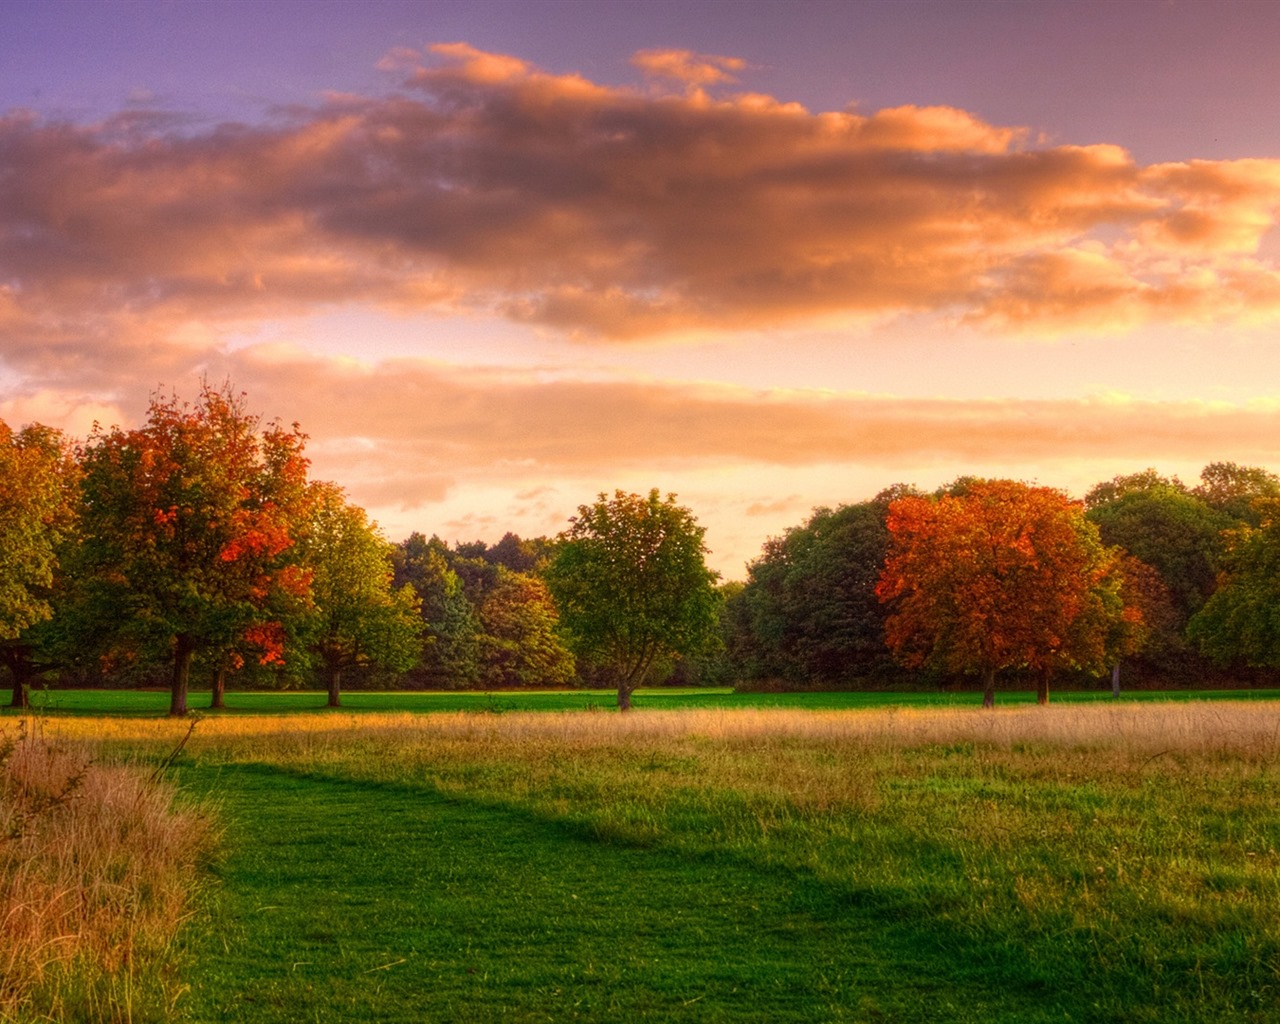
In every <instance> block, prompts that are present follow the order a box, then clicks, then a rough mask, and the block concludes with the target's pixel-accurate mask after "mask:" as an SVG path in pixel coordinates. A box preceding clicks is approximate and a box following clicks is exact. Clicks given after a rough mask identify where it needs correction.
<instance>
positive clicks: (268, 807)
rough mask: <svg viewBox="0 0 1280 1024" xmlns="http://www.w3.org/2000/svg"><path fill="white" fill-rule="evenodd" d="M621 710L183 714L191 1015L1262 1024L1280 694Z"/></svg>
mask: <svg viewBox="0 0 1280 1024" xmlns="http://www.w3.org/2000/svg"><path fill="white" fill-rule="evenodd" d="M95 696H98V697H100V696H102V695H100V694H99V695H95ZM245 696H247V695H245ZM357 696H358V695H353V696H352V699H353V702H354V701H355V700H356V699H357ZM368 696H369V697H371V698H372V697H375V696H380V695H368ZM415 696H418V697H424V698H425V695H415ZM440 696H441V697H442V699H443V698H445V697H449V695H440ZM457 696H458V695H453V696H452V697H450V698H449V699H456V697H457ZM705 696H706V695H704V697H705ZM818 696H819V697H820V698H822V697H834V696H836V695H818ZM881 696H883V695H881ZM965 696H966V697H972V696H973V695H965ZM311 697H312V698H314V697H315V695H311ZM232 699H233V700H234V699H235V698H234V696H233V698H232ZM499 699H507V698H505V697H504V698H499ZM643 699H644V698H642V701H643ZM672 699H675V698H674V696H673V697H672ZM510 700H511V701H512V704H513V705H514V702H515V699H514V698H510ZM595 702H596V704H597V706H603V705H604V704H605V701H604V699H603V698H602V697H600V696H599V695H597V696H596V698H595ZM639 706H640V707H641V708H642V710H639V711H637V712H636V713H635V714H632V715H630V716H626V717H619V716H617V715H614V714H605V713H591V712H589V711H586V712H584V711H576V712H542V713H537V714H533V713H527V712H522V711H518V710H513V709H509V708H508V709H504V708H502V707H501V706H497V707H494V706H492V705H488V706H486V705H484V704H481V705H479V707H478V709H477V710H479V711H485V710H486V709H487V710H505V711H506V713H502V714H491V713H476V712H475V711H471V712H444V711H442V712H441V713H439V714H434V715H421V714H411V713H385V712H383V713H379V712H374V711H360V712H328V713H323V714H294V715H279V714H277V715H262V714H252V713H250V712H249V711H247V710H240V711H237V712H230V713H227V714H225V715H222V716H217V717H209V718H206V719H204V720H202V721H200V722H199V724H198V725H197V726H196V728H195V731H194V733H193V734H192V736H191V738H190V741H189V743H188V744H187V746H186V747H185V748H184V750H183V752H182V754H181V755H180V757H179V758H178V760H177V762H176V764H175V766H174V767H173V768H172V769H170V771H169V775H170V778H171V779H173V780H176V781H177V782H178V783H179V784H180V786H181V788H182V791H183V792H184V793H186V794H187V796H188V798H190V799H196V800H199V801H203V802H211V803H213V804H215V805H216V807H217V817H218V819H219V820H220V822H221V825H222V828H223V829H224V837H223V842H222V852H221V854H220V856H219V858H218V859H217V860H216V862H215V863H214V864H213V866H212V869H211V872H212V877H211V879H210V881H209V882H208V884H207V885H206V886H205V887H204V888H203V890H202V896H201V904H200V913H199V914H198V915H197V917H196V919H195V920H193V921H192V922H191V923H190V924H189V926H188V927H187V929H186V931H185V933H184V935H185V939H184V949H183V950H182V955H181V957H180V961H181V962H180V968H181V972H182V977H183V979H184V981H185V984H187V985H189V986H190V988H189V991H188V992H187V993H186V995H185V996H184V997H183V998H182V999H180V1000H179V1003H178V1006H179V1008H180V1010H181V1011H182V1013H183V1014H184V1015H185V1017H186V1019H188V1020H192V1021H200V1022H204V1021H209V1022H212V1021H243V1020H253V1021H255V1022H263V1024H272V1022H279V1024H284V1022H290V1024H293V1022H301V1021H317V1022H338V1021H379V1022H397V1021H403V1022H410V1021H413V1022H417V1021H473V1020H475V1021H482V1020H499V1019H501V1020H514V1021H540V1020H557V1021H558V1020H633V1019H634V1020H662V1021H666V1020H675V1021H761V1022H764V1021H770V1022H773V1021H814V1020H833V1021H839V1020H847V1021H903V1022H911V1021H920V1022H925V1021H929V1022H948V1021H955V1022H959V1021H973V1022H994V1021H1010V1022H1012V1021H1019V1022H1024V1021H1032V1022H1035V1021H1044V1022H1049V1021H1117V1022H1118V1021H1160V1022H1177V1021H1188V1022H1189V1021H1206V1022H1207V1021H1222V1020H1228V1019H1230V1020H1239V1021H1276V1020H1280V913H1278V911H1280V870H1278V869H1280V854H1278V853H1277V850H1280V813H1278V812H1277V805H1278V802H1277V798H1278V797H1280V786H1278V777H1277V772H1278V770H1280V766H1278V763H1277V758H1278V756H1280V703H1274V702H1267V701H1263V702H1250V703H1245V702H1239V701H1221V702H1206V701H1191V702H1170V701H1163V702H1146V703H1138V702H1121V703H1114V702H1110V701H1108V702H1105V703H1099V702H1087V703H1078V704H1073V705H1067V704H1063V705H1060V706H1051V707H1049V708H1036V707H1025V706H1023V707H1010V708H1005V709H1001V710H997V711H996V712H995V713H982V712H980V711H977V710H974V709H972V708H969V707H950V708H948V707H935V708H930V707H916V708H912V707H904V706H894V707H889V708H880V709H875V708H868V709H864V710H857V711H850V710H825V711H824V710H794V709H790V710H789V709H769V708H763V709H760V708H757V709H751V708H746V707H738V708H734V707H722V708H708V707H704V708H700V709H699V708H695V709H690V710H682V711H672V710H663V709H661V708H654V707H652V706H651V707H650V710H647V711H646V710H643V707H644V704H643V703H641V704H640V705H639ZM3 727H4V725H3V722H0V728H3ZM43 728H44V730H45V732H46V734H47V735H48V736H49V737H51V738H55V739H58V740H59V741H62V740H65V741H66V742H69V743H72V744H90V745H92V746H93V747H94V749H96V750H97V752H98V757H99V758H100V759H112V758H115V757H119V756H131V757H140V758H142V759H143V760H144V761H146V762H149V761H154V760H156V759H158V758H160V757H161V756H163V754H165V753H167V752H168V751H170V750H171V749H172V748H173V747H174V745H175V744H176V742H177V741H178V739H180V738H181V736H182V734H183V733H184V732H185V731H186V729H187V726H186V724H185V723H177V722H169V721H165V720H163V719H143V718H133V717H126V716H123V715H121V716H118V717H114V718H102V717H89V716H82V715H75V714H69V715H55V716H51V717H48V718H46V719H44V720H43ZM135 1019H137V1018H135Z"/></svg>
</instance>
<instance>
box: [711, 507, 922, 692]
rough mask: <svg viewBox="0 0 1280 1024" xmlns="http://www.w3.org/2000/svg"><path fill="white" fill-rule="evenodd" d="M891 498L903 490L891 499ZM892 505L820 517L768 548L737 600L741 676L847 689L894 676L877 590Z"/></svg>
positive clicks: (752, 566) (749, 571) (749, 572)
mask: <svg viewBox="0 0 1280 1024" xmlns="http://www.w3.org/2000/svg"><path fill="white" fill-rule="evenodd" d="M893 493H894V495H896V496H902V495H905V494H906V493H908V491H907V489H899V490H898V491H895V492H893ZM889 502H890V498H889V495H888V493H886V495H885V496H884V497H879V496H878V497H877V498H876V499H875V500H873V501H867V502H862V503H859V504H856V505H842V506H841V507H840V508H838V509H835V510H832V509H827V508H820V509H816V510H815V511H814V513H813V515H812V516H811V517H810V518H809V519H808V521H807V522H805V523H804V524H803V525H801V526H796V527H793V528H791V529H790V530H788V531H787V532H786V533H785V534H784V535H783V536H781V537H776V538H771V539H770V540H768V541H767V542H766V543H765V546H764V550H763V551H762V553H761V555H760V557H759V558H758V559H756V560H755V561H753V562H752V563H751V564H750V565H749V566H748V568H747V582H746V586H745V587H744V588H743V590H742V593H741V595H740V596H739V597H736V598H735V602H741V606H742V610H741V612H740V613H738V614H737V615H736V616H735V619H736V621H739V622H741V623H742V625H743V626H744V627H745V630H744V635H740V636H738V637H736V638H735V639H734V640H733V641H731V645H736V653H735V658H736V659H737V660H738V662H739V667H740V669H741V671H742V672H743V674H744V676H746V677H747V678H754V679H764V680H782V681H785V682H789V683H792V684H809V683H814V682H817V683H825V684H828V685H831V684H840V685H851V684H854V683H856V682H859V681H862V680H865V679H866V678H868V677H872V676H884V675H886V674H888V673H889V672H891V671H892V659H891V658H890V656H889V652H888V650H887V649H886V647H885V643H884V619H885V610H884V607H883V605H882V604H881V603H880V602H879V600H877V598H876V582H877V580H878V579H879V577H880V571H881V569H882V568H883V566H884V559H885V554H886V553H887V551H888V547H889V531H888V529H887V528H886V526H885V516H886V515H887V514H888V508H889Z"/></svg>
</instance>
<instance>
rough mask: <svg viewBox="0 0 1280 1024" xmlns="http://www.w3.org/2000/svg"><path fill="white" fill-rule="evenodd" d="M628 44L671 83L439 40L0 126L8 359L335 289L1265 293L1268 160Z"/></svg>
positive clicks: (1039, 303)
mask: <svg viewBox="0 0 1280 1024" xmlns="http://www.w3.org/2000/svg"><path fill="white" fill-rule="evenodd" d="M636 63H637V66H639V67H640V68H641V69H642V70H644V71H645V72H646V73H648V74H650V75H653V76H657V77H660V78H666V79H667V80H670V81H673V82H676V83H677V90H678V91H676V92H662V91H660V90H659V91H656V92H655V91H642V90H637V89H626V88H617V87H606V86H601V85H598V84H595V83H592V82H590V81H588V80H586V79H584V78H582V77H581V76H576V75H553V74H549V73H546V72H543V71H540V70H538V69H537V68H535V67H533V66H531V65H530V64H528V63H527V62H525V61H522V60H519V59H517V58H515V57H510V56H505V55H501V54H489V53H483V52H481V51H478V50H476V49H474V48H472V47H470V46H467V45H466V44H463V43H451V44H442V45H438V46H435V47H432V48H431V50H430V51H429V52H428V53H427V54H425V55H424V54H421V53H418V52H416V51H412V50H407V49H401V50H397V51H395V52H393V53H392V54H389V55H388V57H387V58H386V60H385V61H384V62H383V67H384V68H386V69H387V70H388V71H389V73H394V74H398V75H400V76H401V78H402V81H403V83H404V87H405V89H406V90H407V91H406V92H404V93H399V94H392V95H389V96H385V97H372V98H369V97H365V98H361V97H352V96H345V97H335V98H333V99H331V100H330V101H329V102H328V103H327V104H326V105H323V106H321V107H319V108H317V109H314V110H310V111H302V112H294V113H293V114H292V115H291V119H290V120H287V121H281V122H277V123H273V124H268V125H264V126H258V127H245V126H222V127H218V128H215V129H212V130H197V129H193V128H191V127H190V126H183V125H181V124H180V123H175V122H172V121H169V120H164V119H159V120H156V119H154V118H153V119H146V118H143V119H137V118H128V117H123V116H122V117H121V118H120V119H117V120H116V121H113V122H110V123H107V124H102V125H97V126H72V125H65V124H49V123H44V122H41V121H38V120H35V119H33V118H31V117H29V116H26V115H11V116H9V117H7V118H4V119H3V120H0V283H2V284H0V287H2V288H3V292H2V294H0V299H2V301H0V317H2V319H3V323H4V324H5V327H4V329H5V330H6V331H13V332H15V333H14V335H13V336H11V338H8V339H6V342H7V344H6V353H7V354H8V355H9V357H10V358H11V359H13V358H19V356H20V355H21V354H22V353H25V354H26V357H27V358H34V352H35V350H36V348H37V346H33V345H28V344H24V343H23V342H22V340H21V339H20V338H19V337H18V336H19V335H25V334H31V333H33V332H35V333H42V334H43V335H45V336H46V339H47V337H48V336H49V335H50V334H52V335H54V336H56V337H57V338H60V339H61V340H62V343H63V344H65V345H68V346H75V345H78V344H82V343H83V339H84V337H85V335H86V334H87V333H90V332H92V333H94V334H96V335H98V336H99V337H102V336H110V335H111V334H112V332H113V331H114V332H115V333H116V334H122V333H124V332H126V331H131V332H132V331H136V330H142V331H144V332H145V331H146V330H147V329H148V325H150V327H151V328H152V329H153V330H154V331H155V332H164V331H167V330H170V329H171V328H172V326H173V325H174V324H175V323H178V322H181V321H183V320H198V321H200V322H203V323H218V322H223V321H233V320H238V319H253V318H261V317H264V316H279V315H286V314H290V313H297V312H303V311H307V310H311V309H314V308H316V307H317V306H328V305H337V304H346V303H361V304H369V305H374V306H379V307H382V308H388V309H395V310H398V311H405V310H414V309H437V310H439V309H448V310H454V311H458V310H462V311H474V312H479V313H484V314H496V315H499V316H505V317H509V318H511V319H513V320H518V321H522V322H529V323H534V324H542V325H546V326H548V327H551V328H554V329H557V330H561V331H565V332H568V333H571V334H573V335H575V336H578V337H581V338H585V339H590V338H597V337H598V338H606V339H609V338H612V339H625V338H637V337H645V336H653V335H661V334H671V333H673V332H681V331H690V330H693V331H699V332H707V331H732V330H738V329H744V328H747V329H753V328H762V327H769V326H772V325H778V324H784V323H795V322H803V321H806V320H810V319H813V318H826V319H830V318H832V317H835V318H839V317H842V316H848V317H853V316H860V315H867V314H871V315H893V314H897V313H917V312H925V313H934V314H941V315H943V316H948V317H953V316H954V317H961V318H964V319H966V320H967V321H969V322H977V323H990V324H992V325H994V326H996V327H999V328H1002V329H1006V328H1014V329H1017V330H1022V331H1030V332H1040V331H1058V330H1064V329H1077V328H1081V327H1083V328H1088V329H1100V330H1122V329H1127V328H1130V327H1133V326H1136V325H1140V324H1147V323H1159V322H1182V321H1192V322H1203V321H1205V320H1215V319H1218V320H1230V319H1233V318H1238V317H1246V318H1248V319H1250V320H1254V321H1256V320H1258V319H1266V318H1271V317H1274V316H1275V315H1276V313H1277V312H1280V306H1278V305H1277V292H1278V291H1280V289H1278V288H1277V282H1276V268H1275V266H1274V265H1273V263H1272V261H1271V260H1270V259H1269V258H1268V257H1266V256H1264V255H1262V254H1261V250H1260V246H1261V241H1262V238H1263V236H1264V235H1265V234H1266V232H1267V231H1269V230H1270V228H1271V227H1272V225H1273V224H1274V223H1275V213H1276V205H1277V202H1278V201H1280V161H1273V160H1241V161H1233V162H1211V161H1189V162H1187V163H1180V164H1163V165H1155V166H1151V167H1141V166H1138V165H1136V164H1134V162H1133V161H1132V160H1131V159H1130V157H1129V156H1128V154H1127V153H1125V151H1124V150H1122V149H1120V148H1118V147H1117V146H1114V145H1109V144H1108V145H1094V146H1077V147H1073V146H1057V147H1039V148H1037V147H1031V146H1029V145H1028V144H1027V141H1026V138H1025V135H1024V133H1023V132H1022V131H1021V130H1019V129H1014V128H1006V127H999V126H992V125H988V124H986V123H984V122H983V121H981V120H980V119H978V118H976V117H974V116H973V115H972V114H969V113H967V112H965V111H962V110H957V109H954V108H949V107H912V106H903V107H896V108H890V109H886V110H880V111H876V112H872V113H869V114H861V113H857V112H853V111H838V112H823V113H816V114H815V113H811V112H809V111H807V110H805V109H803V108H802V107H799V106H798V105H795V104H785V103H780V102H778V101H776V100H774V99H773V98H771V97H767V96H760V95H756V94H733V93H731V92H725V91H724V90H725V83H726V82H728V81H729V79H730V76H731V75H736V74H745V73H746V70H747V69H745V67H744V66H743V65H742V62H740V61H737V60H735V59H731V58H725V57H715V56H708V55H703V54H696V53H691V52H687V51H646V52H644V53H641V54H638V55H637V57H636ZM684 86H692V87H694V88H692V90H691V91H688V92H685V91H680V90H681V89H682V88H683V87H684ZM712 88H715V89H717V90H718V92H717V93H716V94H715V95H709V94H708V91H707V90H708V89H712ZM125 318H127V323H126V322H125ZM90 324H92V327H91V328H90V327H89V325H90ZM39 347H40V348H42V349H43V348H47V347H48V346H47V344H45V343H42V346H39Z"/></svg>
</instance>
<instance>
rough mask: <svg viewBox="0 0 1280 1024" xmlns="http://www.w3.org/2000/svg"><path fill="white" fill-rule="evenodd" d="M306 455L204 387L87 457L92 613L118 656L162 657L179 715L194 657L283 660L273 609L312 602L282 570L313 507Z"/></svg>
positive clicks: (300, 581) (294, 570)
mask: <svg viewBox="0 0 1280 1024" xmlns="http://www.w3.org/2000/svg"><path fill="white" fill-rule="evenodd" d="M303 443H304V436H303V435H302V433H301V432H300V431H299V430H298V428H297V427H296V426H295V427H293V428H292V429H290V428H285V427H282V426H281V425H280V424H278V423H271V424H265V425H264V424H263V423H262V422H261V421H260V419H259V418H258V417H257V416H254V415H251V414H249V413H248V412H247V411H246V409H245V405H244V397H243V396H242V395H238V394H235V393H234V392H232V391H230V389H229V388H223V389H221V390H219V389H215V388H212V387H210V386H208V385H206V386H204V387H203V388H202V390H201V393H200V397H199V399H198V400H197V401H196V402H195V403H194V404H191V405H187V404H183V403H180V402H179V401H178V400H177V398H176V397H165V396H160V395H156V396H154V397H153V398H152V400H151V404H150V407H149V409H148V411H147V420H146V423H145V425H143V426H142V427H139V428H137V429H135V430H123V429H121V428H120V427H112V428H111V429H109V430H103V429H95V431H94V433H93V434H92V435H91V436H90V438H89V440H88V443H87V445H86V446H85V448H84V450H83V452H82V454H81V463H82V466H83V471H84V485H83V494H84V504H83V522H84V538H85V539H84V559H83V568H84V570H85V571H86V572H88V573H89V574H91V582H90V588H89V595H90V599H91V600H94V601H96V602H98V603H99V604H100V605H102V604H105V605H106V606H108V607H110V608H112V609H114V615H113V616H112V617H111V621H112V622H113V623H114V629H113V631H112V632H113V638H114V640H115V641H116V642H118V643H119V642H124V643H125V644H126V645H143V646H150V647H151V648H152V649H156V648H160V649H163V650H165V651H167V652H168V655H169V658H170V662H171V666H172V675H171V690H172V693H171V701H170V714H172V715H183V714H186V711H187V685H188V678H189V673H190V667H191V661H192V658H193V656H194V655H195V653H196V652H197V651H198V650H200V649H202V648H206V647H212V646H219V645H224V646H225V645H228V644H230V643H232V642H233V641H236V640H240V641H243V642H246V643H249V644H252V645H254V646H256V648H257V649H258V652H259V657H260V658H261V659H263V660H268V661H270V660H278V659H280V658H281V657H283V630H282V629H281V627H280V623H279V621H278V619H276V618H273V617H272V615H271V606H272V602H273V599H274V598H275V597H277V595H279V594H280V593H284V594H288V595H291V596H293V597H296V598H304V597H305V595H306V593H307V589H308V585H309V582H310V580H309V576H308V574H307V573H306V572H305V571H304V570H302V569H301V568H300V567H299V566H298V565H297V564H296V563H294V562H292V561H291V560H290V559H289V558H288V557H286V553H287V552H288V551H289V549H290V548H291V547H292V546H293V544H294V540H295V536H296V531H297V527H298V524H299V523H300V522H301V521H302V519H303V508H304V503H305V500H306V472H307V462H306V459H305V458H304V457H303V454H302V451H303ZM98 621H100V622H101V621H103V619H102V618H101V617H99V619H98Z"/></svg>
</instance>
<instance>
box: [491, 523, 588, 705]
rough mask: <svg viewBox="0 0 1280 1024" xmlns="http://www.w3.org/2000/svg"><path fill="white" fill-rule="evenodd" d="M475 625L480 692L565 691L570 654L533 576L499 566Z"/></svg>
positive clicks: (552, 607)
mask: <svg viewBox="0 0 1280 1024" xmlns="http://www.w3.org/2000/svg"><path fill="white" fill-rule="evenodd" d="M508 536H511V534H508ZM480 623H481V626H482V627H483V629H484V635H483V637H482V639H481V650H482V652H483V663H484V667H483V670H482V680H483V682H484V685H485V686H486V687H490V688H494V689H502V688H510V687H521V686H567V685H568V684H569V683H571V682H572V681H573V678H574V663H573V655H572V654H570V653H569V650H568V649H567V648H566V647H565V645H564V643H563V641H562V640H561V639H560V636H559V633H558V631H557V626H558V624H559V618H558V616H557V615H556V608H555V604H554V602H552V600H551V595H550V594H549V593H548V592H547V587H546V584H544V583H543V582H542V581H541V580H540V579H538V578H537V577H536V576H528V575H525V574H524V573H519V572H511V571H509V570H507V569H505V568H502V567H501V566H500V567H499V569H498V576H497V582H496V583H495V584H494V586H493V589H492V590H490V592H489V594H488V596H487V597H486V598H485V602H484V604H483V605H482V606H481V608H480Z"/></svg>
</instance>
